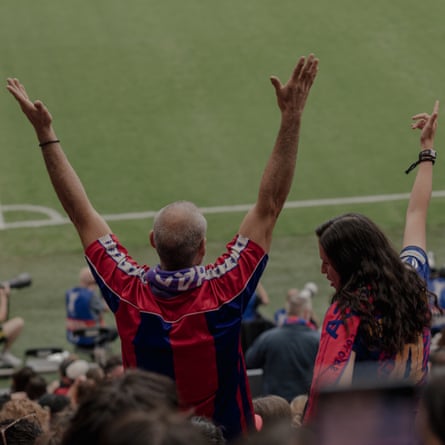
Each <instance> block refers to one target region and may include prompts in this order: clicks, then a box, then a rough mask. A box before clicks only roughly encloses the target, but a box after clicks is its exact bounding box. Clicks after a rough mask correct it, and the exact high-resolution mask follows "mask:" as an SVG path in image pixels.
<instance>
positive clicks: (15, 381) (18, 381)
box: [10, 366, 37, 398]
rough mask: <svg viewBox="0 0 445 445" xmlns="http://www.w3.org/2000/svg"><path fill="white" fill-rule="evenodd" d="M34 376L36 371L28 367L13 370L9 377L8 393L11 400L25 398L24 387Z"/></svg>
mask: <svg viewBox="0 0 445 445" xmlns="http://www.w3.org/2000/svg"><path fill="white" fill-rule="evenodd" d="M36 375H37V373H36V371H34V369H33V368H31V367H30V366H24V367H22V368H20V369H17V370H15V371H14V373H13V374H12V376H11V387H10V392H11V396H12V398H23V397H26V387H27V385H28V383H29V381H30V379H31V378H32V377H34V376H36Z"/></svg>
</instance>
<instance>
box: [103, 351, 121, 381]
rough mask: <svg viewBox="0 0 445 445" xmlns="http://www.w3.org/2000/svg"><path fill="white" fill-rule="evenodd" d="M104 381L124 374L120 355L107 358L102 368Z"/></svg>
mask: <svg viewBox="0 0 445 445" xmlns="http://www.w3.org/2000/svg"><path fill="white" fill-rule="evenodd" d="M102 369H103V370H104V373H105V378H106V379H113V378H115V377H120V376H122V375H123V374H124V365H123V364H122V357H121V356H120V355H112V356H111V357H108V359H107V360H106V361H105V363H104V364H103V366H102Z"/></svg>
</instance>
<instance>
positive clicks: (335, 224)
mask: <svg viewBox="0 0 445 445" xmlns="http://www.w3.org/2000/svg"><path fill="white" fill-rule="evenodd" d="M438 110H439V103H438V102H436V103H435V105H434V110H433V112H432V114H427V113H421V114H417V115H415V116H413V120H414V123H413V124H412V128H414V129H416V128H417V129H420V130H421V136H420V145H421V152H420V154H419V161H420V162H416V163H415V164H413V165H414V167H412V168H415V167H417V174H416V178H415V181H414V184H413V187H412V191H411V196H410V200H409V204H408V209H407V212H406V221H405V230H404V237H403V249H402V251H401V253H400V255H399V254H398V253H397V251H396V250H395V249H394V248H393V246H392V245H391V243H390V242H389V240H388V238H387V237H386V236H385V235H384V234H383V232H382V231H381V230H380V229H379V227H377V225H376V224H374V223H373V222H372V221H371V220H370V219H369V218H367V217H365V216H363V215H360V214H353V213H350V214H345V215H342V216H339V217H337V218H334V219H331V220H329V221H327V222H326V223H324V224H322V225H321V226H320V227H318V228H317V230H316V234H317V236H318V241H319V250H320V258H321V262H322V264H321V272H322V273H323V274H325V275H326V278H327V279H328V281H329V282H330V283H331V286H332V287H333V288H334V289H335V293H334V295H333V297H332V304H331V306H330V307H329V308H328V310H327V312H326V315H325V318H324V321H323V327H322V332H321V339H320V346H319V349H318V353H317V358H316V363H315V368H314V376H313V379H312V384H311V391H310V396H309V400H308V405H307V409H306V413H305V422H306V423H308V422H310V421H311V420H313V418H314V417H315V415H316V402H317V397H318V393H319V391H320V389H322V388H324V387H327V386H335V385H349V384H354V383H357V382H359V383H372V384H374V383H377V382H379V381H382V380H383V381H392V380H394V381H399V380H403V381H409V382H410V383H413V384H419V385H421V384H423V383H425V381H426V377H427V372H428V355H429V347H430V336H431V334H430V320H431V312H430V309H429V298H428V297H429V293H428V290H427V287H426V279H427V277H428V273H429V266H428V258H427V254H426V252H425V251H426V218H427V210H428V206H429V201H430V198H431V193H432V176H433V163H434V160H435V151H434V150H433V148H434V137H435V133H436V128H437V117H438Z"/></svg>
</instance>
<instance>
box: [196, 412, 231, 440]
mask: <svg viewBox="0 0 445 445" xmlns="http://www.w3.org/2000/svg"><path fill="white" fill-rule="evenodd" d="M190 421H191V422H192V424H193V425H195V426H196V427H197V428H198V429H199V430H200V431H201V433H202V434H203V435H204V436H205V437H206V439H207V442H208V444H209V445H225V443H226V439H225V438H224V435H223V433H222V430H221V428H220V427H219V426H217V425H215V423H214V422H213V420H211V419H208V418H207V417H202V416H193V417H191V419H190Z"/></svg>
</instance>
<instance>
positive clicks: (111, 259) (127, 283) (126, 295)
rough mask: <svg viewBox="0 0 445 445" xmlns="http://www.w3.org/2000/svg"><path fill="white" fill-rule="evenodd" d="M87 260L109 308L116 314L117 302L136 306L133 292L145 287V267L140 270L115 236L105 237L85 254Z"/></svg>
mask: <svg viewBox="0 0 445 445" xmlns="http://www.w3.org/2000/svg"><path fill="white" fill-rule="evenodd" d="M85 257H86V260H87V262H88V264H89V266H90V268H91V271H92V273H93V275H94V278H95V279H96V282H97V283H98V285H99V287H100V289H101V292H102V295H103V297H104V299H105V301H106V302H107V304H108V306H109V307H110V309H111V310H112V311H113V312H116V310H117V308H118V306H119V302H120V299H125V300H127V301H128V302H129V303H130V304H135V305H136V304H137V302H136V301H133V299H135V298H137V295H138V292H136V291H135V290H136V288H137V287H139V286H142V285H143V283H144V275H145V272H146V270H148V266H140V265H139V264H138V263H137V262H136V261H135V260H133V258H132V257H131V256H129V255H128V252H127V250H126V249H125V248H124V247H123V246H122V245H121V244H120V242H119V240H118V238H117V237H116V236H115V235H105V236H103V237H101V238H99V239H98V240H97V241H95V242H93V243H92V244H91V245H89V246H88V247H87V248H86V250H85Z"/></svg>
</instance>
